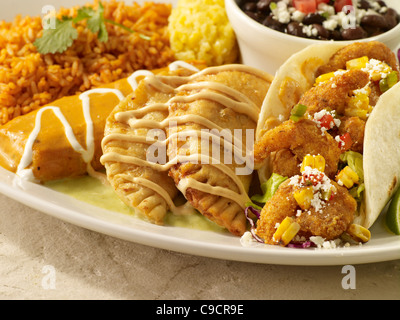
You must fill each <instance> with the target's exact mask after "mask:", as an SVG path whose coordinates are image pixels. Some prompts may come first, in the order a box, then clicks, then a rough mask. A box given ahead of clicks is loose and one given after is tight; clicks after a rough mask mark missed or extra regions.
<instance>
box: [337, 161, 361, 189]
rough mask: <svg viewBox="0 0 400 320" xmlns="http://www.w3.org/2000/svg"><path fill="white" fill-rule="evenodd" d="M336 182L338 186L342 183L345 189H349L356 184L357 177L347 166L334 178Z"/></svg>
mask: <svg viewBox="0 0 400 320" xmlns="http://www.w3.org/2000/svg"><path fill="white" fill-rule="evenodd" d="M336 181H337V182H338V183H339V184H340V182H342V183H343V185H344V186H346V188H347V189H350V188H351V187H352V186H353V185H354V183H358V181H359V177H358V174H357V173H356V172H354V171H353V170H352V169H351V168H350V167H349V166H346V167H345V168H344V169H343V170H342V171H340V172H339V173H338V175H337V176H336Z"/></svg>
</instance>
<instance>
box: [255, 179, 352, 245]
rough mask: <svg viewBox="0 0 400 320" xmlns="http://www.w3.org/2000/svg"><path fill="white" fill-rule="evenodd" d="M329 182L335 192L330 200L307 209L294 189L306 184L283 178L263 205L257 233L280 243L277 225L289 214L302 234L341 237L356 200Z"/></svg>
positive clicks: (300, 234) (350, 219) (268, 240)
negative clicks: (299, 200) (299, 203)
mask: <svg viewBox="0 0 400 320" xmlns="http://www.w3.org/2000/svg"><path fill="white" fill-rule="evenodd" d="M297 177H298V176H296V177H294V178H297ZM330 183H331V184H332V185H333V186H334V188H335V190H336V193H335V194H334V196H333V197H332V198H331V199H330V200H329V201H322V202H323V203H322V205H321V207H322V209H320V208H319V207H317V208H316V207H313V206H312V207H310V208H309V209H308V210H301V208H300V207H299V205H298V203H297V201H296V199H295V197H294V193H295V192H296V191H297V190H299V189H301V188H304V187H299V186H296V185H295V184H293V178H292V179H289V180H286V181H285V182H283V183H282V184H281V185H280V186H279V188H278V190H277V191H276V192H275V194H274V195H273V197H272V198H271V199H270V200H269V201H268V202H267V203H266V204H265V206H264V207H263V209H262V211H261V215H260V219H259V220H258V221H257V229H256V234H257V235H258V236H259V237H261V238H262V239H264V241H265V243H267V244H277V242H276V240H275V239H274V234H275V232H276V230H277V226H278V225H279V224H280V223H281V222H282V221H283V220H284V219H285V218H286V217H293V218H294V221H295V222H297V223H298V224H299V225H300V231H299V232H298V235H299V236H305V237H309V236H311V235H314V236H321V237H323V238H325V239H326V240H332V239H336V238H337V237H339V236H340V235H341V234H342V233H343V232H345V231H346V230H347V228H348V227H349V225H350V224H351V222H352V221H353V219H354V212H355V211H356V209H357V203H356V201H355V200H354V198H353V197H352V196H351V195H350V194H349V192H348V190H347V189H346V188H344V187H341V186H339V185H338V184H337V183H335V182H334V181H332V180H331V181H330Z"/></svg>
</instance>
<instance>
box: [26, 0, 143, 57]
mask: <svg viewBox="0 0 400 320" xmlns="http://www.w3.org/2000/svg"><path fill="white" fill-rule="evenodd" d="M49 19H51V18H49ZM55 19H56V20H55V27H54V28H48V29H44V30H43V35H42V37H41V38H38V39H36V41H35V42H34V43H33V44H34V45H35V47H36V48H37V50H38V52H39V53H41V54H47V53H53V54H54V53H57V52H58V53H63V52H64V51H66V50H67V49H68V48H69V47H70V46H72V44H73V42H74V40H76V39H77V38H78V31H77V30H76V28H75V26H74V25H75V24H77V23H78V22H80V21H83V20H86V23H87V28H88V29H89V30H90V31H91V32H93V33H97V38H98V39H99V41H101V42H107V41H108V32H107V28H106V23H110V24H112V25H115V26H118V27H120V28H122V29H124V30H126V31H128V32H130V33H134V32H136V31H134V30H132V29H130V28H128V27H126V26H124V25H122V24H120V23H118V22H115V21H113V20H109V19H106V18H105V17H104V6H103V4H102V3H101V2H99V6H98V8H97V10H95V9H93V8H92V7H82V8H80V9H79V10H78V12H77V15H76V17H75V18H72V17H66V16H64V17H62V19H61V20H60V19H57V18H55ZM140 37H141V38H143V39H145V40H150V37H147V36H145V35H143V34H140Z"/></svg>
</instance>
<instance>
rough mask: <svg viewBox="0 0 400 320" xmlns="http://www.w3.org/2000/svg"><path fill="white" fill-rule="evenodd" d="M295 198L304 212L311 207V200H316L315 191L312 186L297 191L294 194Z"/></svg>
mask: <svg viewBox="0 0 400 320" xmlns="http://www.w3.org/2000/svg"><path fill="white" fill-rule="evenodd" d="M293 196H294V198H295V200H296V202H297V204H298V205H299V206H300V208H301V209H303V210H307V209H310V207H311V200H312V199H313V198H314V191H313V188H312V187H311V186H310V187H306V188H301V189H299V190H296V191H295V192H294V193H293Z"/></svg>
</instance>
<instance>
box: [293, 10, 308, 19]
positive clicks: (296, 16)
mask: <svg viewBox="0 0 400 320" xmlns="http://www.w3.org/2000/svg"><path fill="white" fill-rule="evenodd" d="M304 17H305V14H304V13H303V12H301V11H299V10H295V11H293V12H292V20H293V21H297V22H302V21H303V19H304Z"/></svg>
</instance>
